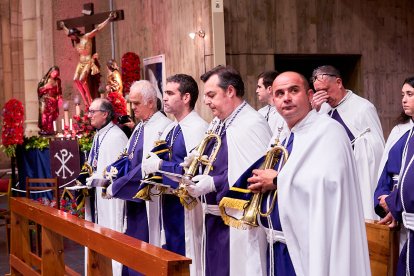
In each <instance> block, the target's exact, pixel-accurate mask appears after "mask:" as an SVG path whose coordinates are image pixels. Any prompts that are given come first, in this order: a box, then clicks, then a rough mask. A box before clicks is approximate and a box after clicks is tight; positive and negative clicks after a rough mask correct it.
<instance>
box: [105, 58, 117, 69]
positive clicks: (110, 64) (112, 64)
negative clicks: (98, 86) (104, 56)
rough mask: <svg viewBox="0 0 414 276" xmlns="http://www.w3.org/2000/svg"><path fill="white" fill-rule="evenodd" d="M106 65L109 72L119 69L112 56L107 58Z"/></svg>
mask: <svg viewBox="0 0 414 276" xmlns="http://www.w3.org/2000/svg"><path fill="white" fill-rule="evenodd" d="M106 66H108V68H109V70H110V71H111V72H113V71H115V70H119V67H118V64H117V63H116V61H115V60H114V59H112V58H111V59H110V60H108V62H107V63H106Z"/></svg>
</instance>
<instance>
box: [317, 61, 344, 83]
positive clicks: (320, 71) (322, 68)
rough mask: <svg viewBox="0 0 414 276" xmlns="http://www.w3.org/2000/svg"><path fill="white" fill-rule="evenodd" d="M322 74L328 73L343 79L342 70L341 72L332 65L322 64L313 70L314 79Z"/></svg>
mask: <svg viewBox="0 0 414 276" xmlns="http://www.w3.org/2000/svg"><path fill="white" fill-rule="evenodd" d="M321 74H327V75H331V76H335V77H337V78H340V79H342V77H341V72H339V70H338V69H336V68H335V67H333V66H332V65H322V66H319V67H317V68H315V69H314V70H313V72H312V80H314V79H315V76H317V75H321Z"/></svg>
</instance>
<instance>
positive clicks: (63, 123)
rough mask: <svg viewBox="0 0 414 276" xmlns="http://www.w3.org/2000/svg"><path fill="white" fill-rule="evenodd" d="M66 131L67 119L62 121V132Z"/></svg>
mask: <svg viewBox="0 0 414 276" xmlns="http://www.w3.org/2000/svg"><path fill="white" fill-rule="evenodd" d="M64 130H65V119H62V132H63V131H64Z"/></svg>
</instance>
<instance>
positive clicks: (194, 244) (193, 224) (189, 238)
mask: <svg viewBox="0 0 414 276" xmlns="http://www.w3.org/2000/svg"><path fill="white" fill-rule="evenodd" d="M177 124H180V127H181V131H182V134H183V136H184V142H185V149H186V152H187V154H189V153H190V151H191V150H192V149H194V148H195V147H196V146H198V145H199V144H200V142H201V140H202V139H203V138H204V133H205V132H206V130H207V127H208V124H207V122H206V121H204V119H202V118H201V117H200V116H199V115H198V114H197V112H195V111H194V110H193V111H191V112H190V113H189V114H188V115H187V116H186V117H185V118H184V119H182V120H181V121H180V122H177V120H176V121H174V122H172V123H171V124H170V125H169V126H167V127H166V128H165V131H164V133H163V135H162V138H163V140H165V138H166V137H167V135H168V133H169V132H170V131H171V130H172V129H173V128H174V127H175V126H176V125H177ZM184 231H185V251H186V252H185V255H186V257H188V258H191V259H192V263H191V265H190V275H193V276H196V275H201V273H202V270H201V235H202V209H201V204H197V205H196V207H195V208H194V209H192V210H187V209H186V208H184ZM161 235H162V234H161Z"/></svg>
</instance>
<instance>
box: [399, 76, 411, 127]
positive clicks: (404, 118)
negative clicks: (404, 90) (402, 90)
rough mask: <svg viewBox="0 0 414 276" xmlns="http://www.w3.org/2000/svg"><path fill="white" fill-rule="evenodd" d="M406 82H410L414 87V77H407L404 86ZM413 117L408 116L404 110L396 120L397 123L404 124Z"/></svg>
mask: <svg viewBox="0 0 414 276" xmlns="http://www.w3.org/2000/svg"><path fill="white" fill-rule="evenodd" d="M404 84H408V85H409V86H411V87H414V77H409V78H406V79H405V80H404V82H403V84H402V86H404ZM410 119H411V117H410V116H408V115H407V114H405V112H404V110H403V111H401V113H400V115H399V116H398V117H397V119H396V120H395V121H396V123H397V124H403V123H406V122H408V121H409V120H410Z"/></svg>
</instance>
